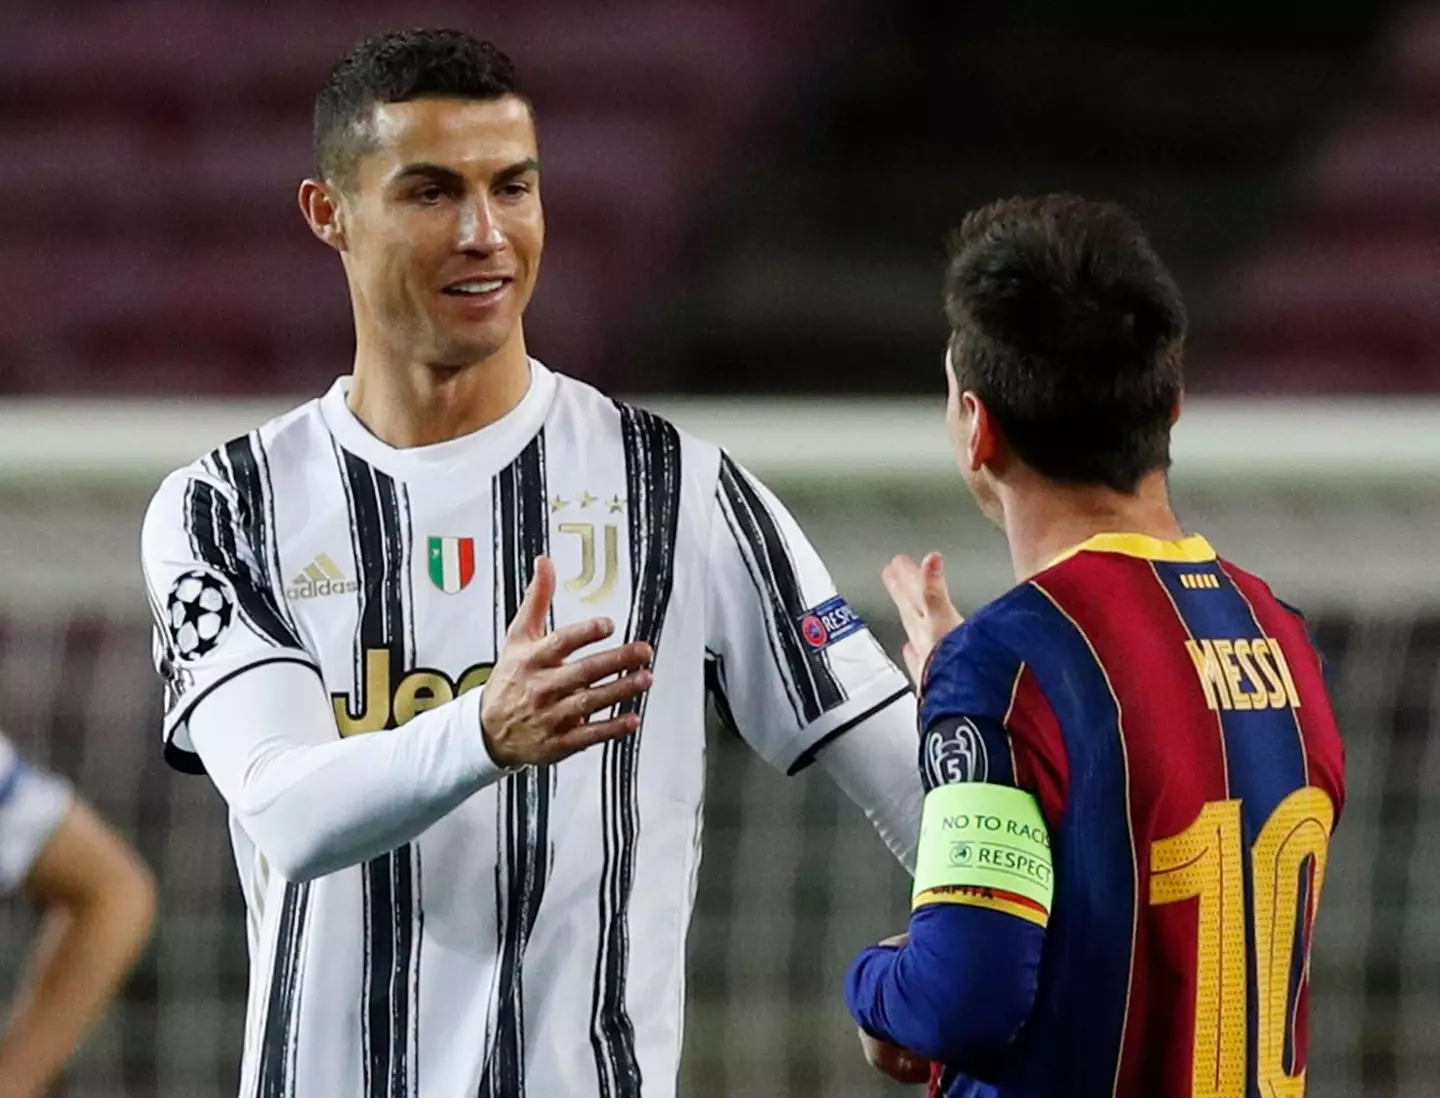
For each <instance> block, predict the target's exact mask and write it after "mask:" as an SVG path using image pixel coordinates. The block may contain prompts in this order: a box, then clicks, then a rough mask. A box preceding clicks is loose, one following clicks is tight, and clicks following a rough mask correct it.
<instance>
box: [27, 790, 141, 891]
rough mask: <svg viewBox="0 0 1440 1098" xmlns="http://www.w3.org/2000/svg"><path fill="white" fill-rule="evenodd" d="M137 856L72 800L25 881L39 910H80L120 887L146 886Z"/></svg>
mask: <svg viewBox="0 0 1440 1098" xmlns="http://www.w3.org/2000/svg"><path fill="white" fill-rule="evenodd" d="M146 880H147V874H146V871H145V869H144V867H143V866H142V865H141V863H140V859H139V857H138V855H136V853H135V852H134V850H133V849H131V847H130V845H129V844H128V843H126V842H125V840H124V839H122V838H121V837H120V836H119V835H117V834H116V833H115V831H114V830H113V829H112V828H111V827H110V826H109V825H108V824H106V823H105V821H104V820H102V819H101V818H100V817H99V815H97V814H96V812H95V811H94V810H93V809H92V808H91V807H90V806H89V805H87V804H86V803H85V802H84V801H82V800H78V799H76V800H73V801H72V802H71V804H70V807H69V810H68V811H67V812H66V813H65V817H64V819H63V820H62V821H61V822H60V826H59V827H58V828H56V830H55V832H54V834H52V835H51V836H50V839H49V841H48V842H46V844H45V846H44V848H43V849H42V850H41V852H40V856H39V857H38V858H37V859H36V860H35V863H34V864H33V865H32V866H31V867H30V871H29V873H28V874H27V875H26V877H25V886H24V887H25V893H26V895H27V896H29V897H30V898H31V899H32V900H33V901H35V902H36V903H37V904H39V905H40V906H42V907H51V906H62V907H79V906H83V905H84V904H86V903H87V902H89V901H90V900H91V899H93V898H94V897H97V896H100V895H103V894H105V893H108V892H115V891H118V890H120V889H123V888H129V887H136V888H141V887H145V882H146Z"/></svg>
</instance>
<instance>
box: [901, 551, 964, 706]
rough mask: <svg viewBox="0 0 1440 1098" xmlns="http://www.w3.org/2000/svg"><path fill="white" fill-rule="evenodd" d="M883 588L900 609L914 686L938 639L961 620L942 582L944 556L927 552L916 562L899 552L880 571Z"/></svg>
mask: <svg viewBox="0 0 1440 1098" xmlns="http://www.w3.org/2000/svg"><path fill="white" fill-rule="evenodd" d="M880 575H881V578H882V579H884V581H885V590H886V591H888V592H890V600H891V601H892V602H894V603H895V609H897V610H899V611H900V622H901V624H902V625H904V626H905V636H906V637H907V638H908V639H907V640H906V642H905V648H904V650H903V652H902V654H903V655H904V657H905V667H906V669H907V670H908V671H909V672H910V679H911V681H912V682H914V683H915V685H916V686H917V687H918V686H919V685H920V676H921V675H922V674H924V671H925V661H926V660H928V659H929V658H930V653H931V652H932V651H933V650H934V648H935V646H936V645H937V644H939V643H940V641H941V639H942V638H943V637H944V636H945V635H946V634H947V633H949V632H951V631H952V630H953V629H955V628H956V627H957V626H959V625H961V624H962V623H963V622H964V621H965V619H964V618H963V617H962V616H961V614H960V611H959V610H956V609H955V604H954V603H953V602H952V601H951V600H950V588H949V587H948V586H947V584H946V583H945V558H944V557H942V556H941V555H940V554H939V553H927V554H925V557H924V559H923V560H921V562H920V563H919V564H916V563H915V562H914V561H913V560H911V559H910V558H909V557H907V556H905V555H904V554H901V555H900V556H898V557H896V558H895V559H894V560H892V561H891V562H890V563H889V564H887V565H886V566H885V570H884V571H883V572H881V574H880Z"/></svg>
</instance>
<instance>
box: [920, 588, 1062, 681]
mask: <svg viewBox="0 0 1440 1098" xmlns="http://www.w3.org/2000/svg"><path fill="white" fill-rule="evenodd" d="M1056 615H1057V611H1056V610H1055V608H1054V606H1053V605H1052V604H1051V603H1050V602H1049V600H1048V599H1046V598H1045V596H1044V595H1043V594H1041V593H1040V592H1039V591H1037V590H1036V589H1035V588H1034V587H1033V586H1032V585H1031V584H1028V583H1026V584H1021V585H1020V586H1018V587H1014V588H1011V589H1010V590H1009V591H1007V592H1006V593H1005V594H1004V595H1001V596H1000V597H999V598H997V599H995V600H994V601H993V602H990V603H987V604H986V605H985V606H984V607H982V608H981V609H980V610H978V611H976V612H975V613H974V614H973V615H972V616H971V617H970V618H969V619H968V620H967V621H966V622H965V624H964V625H961V626H960V627H959V628H958V629H956V630H954V631H953V632H951V633H950V634H948V635H947V636H946V637H945V638H944V639H943V640H942V641H941V642H940V643H939V644H938V645H936V647H935V651H934V652H933V653H932V654H931V657H930V661H929V663H928V664H927V666H926V668H925V676H924V683H923V692H922V701H921V705H922V709H923V708H925V707H934V708H937V709H939V708H943V709H953V708H956V707H957V706H958V707H962V708H963V707H966V706H970V707H983V708H984V709H993V708H994V707H995V706H996V705H1008V703H1009V700H1010V696H1011V693H1012V692H1013V690H1014V686H1015V680H1016V678H1017V677H1018V676H1019V674H1020V670H1021V668H1022V667H1023V666H1025V665H1026V663H1027V662H1028V658H1027V657H1028V655H1029V654H1030V653H1029V648H1030V645H1031V644H1032V643H1033V639H1034V638H1036V637H1039V636H1043V635H1044V632H1045V630H1046V629H1047V628H1049V627H1050V626H1051V625H1052V624H1053V622H1054V620H1055V618H1056Z"/></svg>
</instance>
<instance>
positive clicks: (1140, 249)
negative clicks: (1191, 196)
mask: <svg viewBox="0 0 1440 1098" xmlns="http://www.w3.org/2000/svg"><path fill="white" fill-rule="evenodd" d="M945 312H946V315H947V316H948V317H949V320H950V328H951V338H950V361H951V364H952V366H953V368H954V370H955V376H956V380H957V381H958V382H959V383H960V388H961V389H962V391H963V390H967V389H968V390H973V391H974V393H975V394H976V395H977V396H978V397H979V398H980V399H981V400H982V401H984V403H985V406H986V407H987V408H989V409H990V411H991V412H992V413H993V414H994V416H995V418H996V419H997V420H998V422H999V424H1000V428H1001V430H1002V431H1004V433H1005V437H1006V439H1007V440H1008V442H1009V444H1010V445H1011V446H1012V447H1013V448H1014V450H1015V453H1016V454H1017V455H1018V456H1019V457H1020V458H1021V459H1022V460H1023V461H1024V462H1025V463H1026V464H1028V465H1029V466H1031V467H1032V468H1033V469H1035V470H1036V471H1037V472H1039V473H1041V474H1042V475H1044V476H1046V477H1049V478H1051V479H1053V480H1058V481H1065V482H1069V483H1075V484H1106V485H1109V486H1110V487H1111V488H1114V489H1116V490H1117V491H1121V492H1133V491H1135V489H1136V487H1137V485H1138V484H1139V482H1140V479H1141V478H1142V477H1143V476H1144V475H1145V474H1147V473H1150V472H1153V471H1155V470H1157V469H1168V468H1169V467H1170V426H1171V423H1172V422H1173V419H1174V413H1175V407H1176V405H1177V403H1178V402H1179V400H1180V397H1181V393H1182V390H1183V387H1184V378H1183V372H1182V366H1181V358H1182V350H1183V346H1184V341H1185V330H1186V316H1185V305H1184V303H1183V302H1182V301H1181V299H1180V290H1179V288H1178V287H1177V286H1176V285H1175V280H1174V279H1173V278H1171V277H1170V272H1169V271H1167V270H1166V269H1165V265H1164V264H1163V263H1161V261H1160V257H1159V256H1158V255H1156V254H1155V250H1154V248H1152V247H1151V246H1150V242H1149V241H1148V240H1147V239H1146V238H1145V233H1144V230H1142V229H1141V227H1140V223H1139V222H1138V221H1137V220H1136V219H1135V217H1134V216H1133V215H1132V214H1131V213H1130V212H1129V211H1127V210H1125V209H1124V208H1122V207H1121V206H1118V205H1116V204H1114V203H1111V202H1090V201H1086V200H1085V199H1083V198H1079V197H1076V196H1074V195H1045V196H1042V197H1039V198H1008V199H1004V200H1002V201H999V202H995V203H992V204H991V205H989V206H985V207H984V208H982V209H979V210H976V211H974V212H973V213H971V214H969V215H968V216H967V217H966V218H965V220H964V222H963V223H962V224H961V226H960V228H959V230H957V231H956V232H955V234H954V236H953V237H952V239H951V248H950V265H949V270H948V271H947V273H946V279H945Z"/></svg>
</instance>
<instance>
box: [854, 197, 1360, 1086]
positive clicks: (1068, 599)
mask: <svg viewBox="0 0 1440 1098" xmlns="http://www.w3.org/2000/svg"><path fill="white" fill-rule="evenodd" d="M946 298H947V301H946V306H947V312H948V315H949V318H950V323H951V328H952V335H951V339H950V344H949V350H948V353H947V356H946V369H947V373H948V375H949V406H948V419H949V424H950V429H951V433H952V436H953V440H954V442H955V446H956V450H957V453H958V456H959V461H960V467H961V470H962V472H963V474H964V477H965V479H966V481H967V482H968V484H969V487H970V489H971V490H972V492H973V493H974V495H975V497H976V499H977V500H978V501H979V504H980V506H981V508H982V510H983V511H984V512H985V513H986V514H987V515H988V516H990V517H991V518H993V519H994V520H995V521H996V522H997V523H999V524H1000V526H1001V527H1002V528H1003V529H1004V531H1005V534H1006V537H1007V539H1008V541H1009V545H1010V552H1011V557H1012V559H1013V562H1014V566H1015V574H1016V577H1017V579H1018V581H1019V585H1018V586H1017V587H1015V588H1013V589H1012V590H1011V591H1010V592H1009V593H1008V594H1006V595H1004V596H1003V597H1001V598H1000V599H998V600H996V601H995V602H993V603H991V604H990V605H988V606H986V607H985V608H984V609H983V610H981V611H980V612H978V613H977V614H975V615H974V616H973V617H972V618H971V619H970V620H969V621H968V622H965V623H964V624H960V619H959V616H958V614H956V613H955V610H954V607H953V605H952V604H951V602H950V599H949V596H948V594H947V593H946V590H945V584H944V574H943V563H942V562H941V560H940V559H939V557H938V555H935V554H932V555H930V556H928V557H926V558H925V559H924V561H922V563H921V564H920V565H916V564H914V563H913V562H911V561H910V560H909V559H908V558H897V559H896V560H895V561H894V562H893V563H892V564H891V566H890V568H889V569H887V572H886V582H887V586H888V587H889V589H890V592H891V595H892V597H894V599H895V601H896V604H897V605H898V607H899V608H900V612H901V616H902V619H903V621H904V623H905V627H906V631H907V634H908V636H909V643H908V644H907V646H906V652H905V655H906V659H907V661H908V662H909V664H910V667H911V673H912V674H913V675H915V676H916V677H917V678H919V679H920V680H921V685H922V690H923V698H922V703H921V724H922V745H921V757H920V765H921V769H922V772H923V777H924V782H925V786H926V788H927V797H926V802H925V809H924V821H923V826H922V837H921V840H920V851H919V857H918V864H917V867H916V874H915V892H914V911H913V913H912V916H911V920H910V926H909V932H908V939H907V938H901V939H899V940H894V941H893V942H892V943H890V944H883V945H880V946H875V947H872V948H870V949H868V950H866V951H865V952H864V953H863V954H861V956H860V957H859V958H858V959H857V960H856V961H855V963H854V965H853V966H852V968H851V970H850V973H849V976H848V979H847V983H846V997H847V1000H848V1002H849V1005H850V1009H851V1012H852V1014H853V1015H854V1017H855V1018H856V1020H857V1021H858V1022H859V1023H860V1026H861V1030H862V1038H863V1041H864V1043H865V1045H866V1052H867V1055H868V1056H869V1058H870V1059H871V1062H872V1063H874V1064H876V1065H877V1066H880V1067H881V1068H882V1070H888V1071H890V1072H891V1073H892V1074H895V1075H897V1076H901V1077H904V1076H905V1075H906V1074H907V1072H908V1071H909V1070H913V1065H914V1063H915V1061H916V1060H921V1061H923V1060H929V1061H934V1062H935V1063H936V1064H937V1065H938V1066H937V1068H936V1070H935V1073H934V1078H933V1080H932V1084H933V1088H934V1089H935V1090H936V1091H944V1092H945V1093H946V1094H948V1095H979V1094H996V1095H1001V1096H1004V1098H1018V1096H1026V1098H1032V1096H1033V1098H1050V1096H1059V1095H1065V1096H1067V1098H1102V1096H1103V1098H1142V1096H1143V1098H1201V1096H1204V1098H1247V1096H1253V1095H1263V1096H1266V1098H1271V1096H1281V1095H1283V1096H1286V1098H1298V1096H1300V1095H1302V1094H1303V1093H1304V1089H1305V1056H1306V1043H1307V1040H1306V1016H1307V1000H1308V986H1307V985H1308V980H1307V973H1308V971H1309V951H1310V942H1311V931H1312V928H1313V925H1314V918H1315V912H1316V908H1317V906H1318V903H1319V899H1320V892H1321V883H1322V881H1323V878H1324V872H1325V862H1326V854H1327V850H1328V845H1329V838H1330V833H1331V831H1332V829H1333V827H1334V824H1335V820H1336V817H1337V816H1338V814H1339V812H1340V808H1341V804H1342V800H1343V785H1344V782H1343V770H1344V756H1343V750H1342V746H1341V742H1340V737H1339V734H1338V732H1337V730H1336V726H1335V718H1334V715H1333V712H1332V709H1331V704H1330V699H1329V696H1328V694H1327V691H1326V686H1325V682H1324V678H1323V674H1322V668H1321V660H1320V657H1319V655H1318V654H1317V652H1316V650H1315V648H1314V647H1313V645H1312V644H1311V641H1310V638H1309V635H1308V633H1307V630H1306V627H1305V624H1304V622H1303V621H1302V619H1301V618H1300V616H1299V614H1297V613H1296V612H1295V611H1293V610H1291V609H1290V608H1288V607H1287V606H1285V605H1284V604H1283V603H1281V602H1280V601H1279V600H1278V599H1276V597H1275V596H1274V595H1273V594H1272V593H1271V591H1270V589H1269V588H1268V587H1267V586H1266V585H1265V583H1264V582H1263V581H1261V580H1260V579H1258V578H1256V577H1255V576H1252V575H1250V574H1248V573H1246V572H1244V571H1242V570H1241V569H1239V568H1237V567H1235V566H1234V565H1232V564H1230V563H1229V562H1228V561H1225V560H1222V559H1220V558H1219V557H1217V556H1216V554H1215V551H1214V550H1213V549H1212V548H1211V547H1210V545H1209V543H1208V542H1206V540H1205V539H1204V538H1203V537H1200V536H1198V535H1190V536H1186V535H1185V533H1184V532H1183V531H1182V529H1181V527H1180V525H1179V523H1178V522H1177V520H1176V518H1175V515H1174V512H1173V511H1172V509H1171V505H1170V498H1169V492H1168V488H1167V482H1166V472H1167V469H1168V467H1169V464H1170V454H1169V440H1170V429H1171V427H1172V425H1173V424H1174V422H1175V420H1176V418H1177V416H1178V414H1179V410H1180V403H1181V396H1182V373H1181V352H1182V345H1183V342H1184V335H1185V325H1186V320H1185V312H1184V307H1183V305H1182V303H1181V300H1180V294H1179V291H1178V289H1177V288H1176V286H1175V283H1174V281H1173V280H1172V279H1171V277H1170V275H1169V274H1168V273H1167V271H1166V270H1165V268H1164V266H1163V265H1162V264H1161V262H1160V260H1159V258H1158V257H1157V256H1156V254H1155V253H1154V251H1153V250H1152V248H1151V246H1150V244H1149V243H1148V241H1147V240H1146V239H1145V236H1144V234H1143V232H1142V231H1141V229H1140V227H1139V226H1138V225H1137V223H1136V222H1135V220H1134V219H1133V218H1132V217H1131V216H1130V215H1129V214H1128V213H1126V212H1125V211H1124V210H1122V209H1120V208H1119V207H1116V206H1113V205H1106V204H1098V203H1092V202H1087V201H1084V200H1082V199H1078V198H1074V197H1068V196H1051V197H1046V198H1039V199H1014V200H1008V201H1004V202H999V203H996V204H994V205H991V206H989V207H987V208H985V209H982V210H979V211H977V212H975V213H973V214H971V215H970V216H969V217H967V218H966V220H965V222H964V224H963V225H962V227H961V228H960V230H959V232H958V233H957V234H956V237H955V240H954V244H953V251H952V258H951V262H950V269H949V273H948V278H947V287H946ZM1297 548H1298V547H1297Z"/></svg>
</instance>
